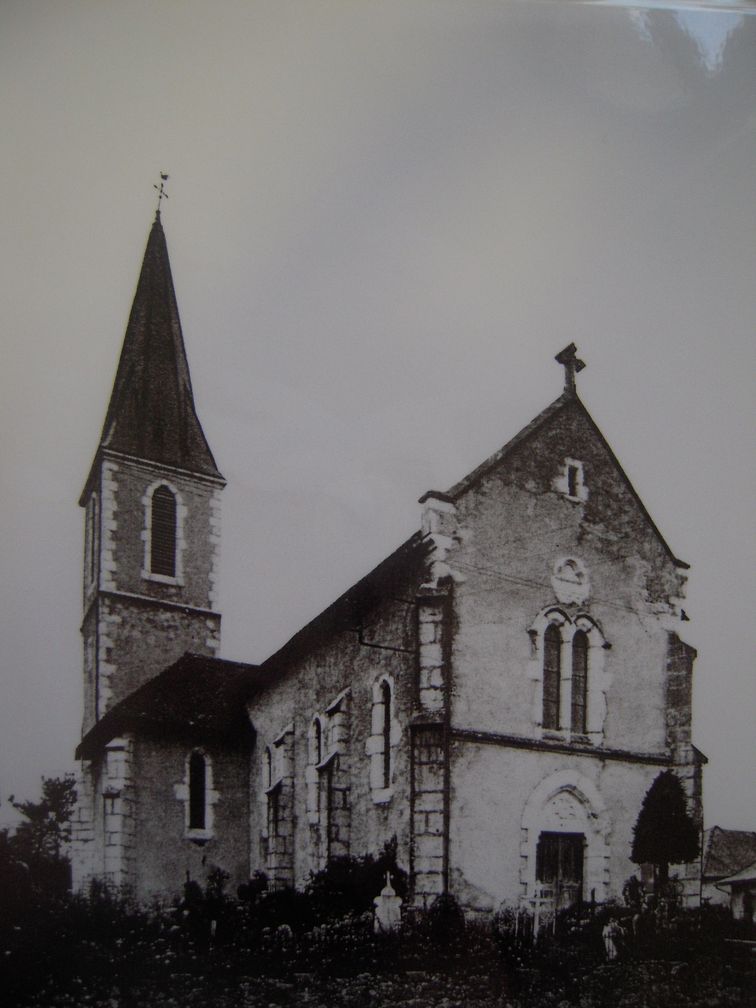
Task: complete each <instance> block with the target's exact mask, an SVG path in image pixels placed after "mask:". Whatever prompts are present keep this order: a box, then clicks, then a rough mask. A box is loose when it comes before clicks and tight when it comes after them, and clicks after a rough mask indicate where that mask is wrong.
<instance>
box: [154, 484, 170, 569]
mask: <svg viewBox="0 0 756 1008" xmlns="http://www.w3.org/2000/svg"><path fill="white" fill-rule="evenodd" d="M150 570H151V571H152V573H153V574H163V575H165V576H166V577H175V576H176V498H175V497H174V496H173V494H172V493H171V491H170V490H169V489H168V487H164V486H161V487H158V488H157V490H156V491H155V493H154V494H153V495H152V534H151V542H150Z"/></svg>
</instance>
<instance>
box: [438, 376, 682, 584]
mask: <svg viewBox="0 0 756 1008" xmlns="http://www.w3.org/2000/svg"><path fill="white" fill-rule="evenodd" d="M449 497H450V498H451V499H452V500H454V502H455V503H456V506H457V509H458V513H459V516H460V521H463V520H464V516H465V515H467V514H474V513H476V512H478V511H484V510H485V509H486V506H487V504H486V502H488V501H492V500H495V499H496V498H499V499H501V500H503V499H508V500H510V502H512V503H513V504H514V498H515V497H518V498H519V504H518V505H515V506H518V507H521V508H525V510H526V511H527V512H528V513H529V514H531V515H532V514H534V513H535V512H536V511H537V510H538V509H537V506H536V505H535V503H534V501H532V500H531V501H528V499H527V498H528V497H531V498H539V497H540V498H542V499H543V501H544V503H548V504H549V505H551V510H552V511H553V512H554V515H555V517H556V516H559V517H560V525H561V520H562V519H563V521H564V525H565V526H567V528H572V529H574V530H575V534H576V535H578V536H579V538H580V539H584V538H590V537H595V538H598V539H600V540H602V541H603V542H604V543H605V544H609V543H614V544H615V547H614V553H615V554H616V556H618V557H619V556H622V555H624V554H626V553H627V548H628V545H629V544H631V546H632V549H633V550H637V549H638V548H639V547H642V548H643V549H644V551H645V552H647V553H648V555H649V556H654V557H656V556H660V557H661V558H663V560H664V561H667V563H665V566H666V567H667V568H668V569H669V571H670V573H671V574H672V576H673V577H674V576H675V574H674V573H673V572H675V571H677V572H679V571H680V570H681V569H684V568H687V564H685V563H684V562H683V561H681V560H679V559H677V558H676V557H675V556H674V554H673V553H672V550H671V549H670V547H669V546H668V545H667V543H666V541H665V540H664V538H663V537H662V535H661V533H660V532H659V530H658V528H657V527H656V525H655V524H654V522H653V520H652V518H651V516H650V515H649V513H648V511H647V510H646V508H645V506H644V505H643V503H642V501H641V499H640V497H639V496H638V494H637V493H636V491H635V489H634V488H633V486H632V484H631V483H630V480H629V479H628V477H627V475H626V474H625V472H624V470H623V469H622V467H621V465H620V463H619V462H618V460H617V458H616V457H615V455H614V453H613V452H612V450H611V448H610V446H609V444H608V443H607V441H606V439H605V438H604V437H603V435H602V434H601V432H600V430H599V429H598V427H597V426H596V424H595V423H594V421H593V419H592V418H591V416H590V414H589V413H588V410H587V409H586V408H585V406H584V405H583V404H582V402H581V401H580V400H579V399H578V398H577V396H575V395H572V396H570V395H566V394H565V395H563V396H560V398H559V399H557V400H556V401H555V402H554V403H552V404H551V406H549V407H548V408H547V409H546V410H544V411H543V413H541V414H540V415H539V416H538V417H536V419H535V420H534V421H533V423H531V424H530V425H528V427H526V428H524V429H523V431H521V432H520V433H519V434H518V435H517V436H516V437H515V438H513V439H512V441H510V442H509V443H508V444H507V445H505V447H504V448H503V449H502V450H501V451H500V452H498V453H496V454H495V455H494V456H492V457H491V458H490V459H488V460H487V461H486V462H484V463H483V465H481V466H479V467H478V469H476V470H474V471H473V472H472V473H471V474H470V475H469V476H468V477H466V478H465V479H463V480H461V481H460V482H459V483H457V484H456V485H455V486H454V487H452V488H451V490H450V491H449ZM606 548H607V547H605V549H606ZM610 552H611V550H610ZM649 587H650V589H651V590H654V589H656V590H657V591H658V589H659V586H654V585H650V586H649Z"/></svg>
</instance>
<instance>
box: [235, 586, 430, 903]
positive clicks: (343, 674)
mask: <svg viewBox="0 0 756 1008" xmlns="http://www.w3.org/2000/svg"><path fill="white" fill-rule="evenodd" d="M416 590H417V582H416V580H411V579H405V580H402V581H397V583H395V584H392V585H390V586H388V588H387V590H386V592H385V594H384V596H383V601H382V602H381V601H378V600H376V605H375V608H373V609H368V610H366V611H364V612H361V613H356V614H355V620H354V624H353V626H352V627H351V628H349V629H343V630H339V631H332V632H328V633H327V634H324V635H323V637H322V638H321V639H320V640H315V641H313V643H312V645H311V646H310V647H309V648H308V651H307V653H306V654H303V655H302V656H298V657H296V658H293V659H292V661H291V663H290V665H289V666H288V667H287V668H286V669H282V670H281V672H280V674H279V676H278V678H277V681H276V682H275V684H274V685H273V686H271V687H270V688H269V689H268V690H266V691H264V692H263V693H262V694H260V695H259V696H258V697H256V698H255V699H254V700H253V701H252V703H251V705H250V718H251V721H252V723H253V725H254V727H255V730H256V733H257V736H256V744H255V751H254V753H253V755H252V787H251V794H252V808H251V822H252V827H251V828H252V836H251V858H252V864H251V867H252V870H253V871H254V870H255V869H257V868H260V869H262V870H263V871H265V870H266V859H265V851H266V850H267V849H269V846H270V843H271V837H270V835H268V836H267V838H266V836H265V833H266V815H267V809H266V804H268V805H269V799H267V800H266V789H265V787H264V782H263V774H264V772H265V759H264V753H265V750H266V748H270V749H271V750H273V749H274V745H275V740H276V738H277V737H278V736H279V735H280V733H281V732H282V731H284V729H285V728H286V727H287V726H288V725H291V726H292V727H293V735H292V763H291V766H292V774H291V802H292V817H291V820H292V824H293V827H292V828H293V835H292V839H291V852H292V877H293V880H294V882H295V883H296V884H297V885H303V884H304V883H305V882H306V881H307V879H308V877H309V873H310V872H311V871H317V870H318V869H319V868H321V867H322V866H323V863H324V858H325V856H327V851H326V844H327V845H328V846H330V848H331V852H332V853H333V854H337V853H349V854H352V855H360V854H364V853H367V852H377V851H378V850H380V849H381V847H382V846H383V844H384V843H386V842H387V841H389V840H390V839H391V838H392V837H393V836H396V837H397V841H398V850H399V861H400V864H402V865H403V866H404V867H405V868H408V867H409V847H410V823H409V779H410V746H409V728H408V725H409V721H410V718H411V715H412V713H413V711H414V705H415V697H416V665H415V662H416V655H415V639H416V611H415V601H414V596H415V592H416ZM383 678H385V679H386V680H387V681H388V682H390V683H391V689H392V703H393V708H394V709H393V723H392V738H391V783H390V787H388V788H386V789H384V788H380V787H377V786H376V784H377V783H378V782H377V781H376V780H375V779H374V778H375V767H374V766H373V764H374V763H375V762H376V755H375V753H373V751H372V750H373V745H372V742H371V740H374V739H375V733H374V730H373V729H374V724H373V721H374V707H375V697H376V693H378V695H379V694H380V691H376V684H378V683H379V682H380V681H381V680H382V679H383ZM347 692H348V694H349V695H348V698H347V697H345V694H346V693H347ZM340 700H341V702H339V701H340ZM315 717H319V718H320V719H321V721H322V724H323V733H324V741H323V753H322V766H321V768H320V769H319V770H318V769H316V768H315V767H314V766H313V764H312V762H311V752H312V739H311V726H312V723H313V719H314V718H315ZM331 764H333V765H331ZM328 775H330V787H329V777H328ZM316 779H317V780H318V787H319V788H321V789H322V790H323V791H326V790H330V794H331V806H330V810H328V811H329V812H330V822H329V823H328V824H327V821H326V809H324V808H323V804H322V802H321V804H320V814H319V817H318V814H317V813H316V806H315V801H314V799H313V796H312V788H313V786H314V782H315V780H316ZM308 788H309V794H310V797H309V799H308ZM267 832H268V834H270V830H269V829H268V830H267ZM376 895H377V894H376Z"/></svg>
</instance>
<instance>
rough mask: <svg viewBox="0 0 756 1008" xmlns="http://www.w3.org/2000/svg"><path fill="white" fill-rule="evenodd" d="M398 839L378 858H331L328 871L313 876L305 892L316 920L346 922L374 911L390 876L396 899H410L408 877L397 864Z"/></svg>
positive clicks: (384, 848) (327, 866)
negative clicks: (338, 919) (347, 917)
mask: <svg viewBox="0 0 756 1008" xmlns="http://www.w3.org/2000/svg"><path fill="white" fill-rule="evenodd" d="M396 853H397V842H396V837H393V838H392V839H391V840H389V841H388V843H386V844H385V845H384V847H383V849H382V851H381V852H380V854H378V856H377V857H376V856H374V855H373V854H364V855H362V857H353V856H350V855H345V856H343V857H336V858H332V859H331V860H330V861H329V862H328V864H327V865H326V867H325V868H323V869H322V870H321V871H319V872H316V873H314V874H312V875H310V881H309V882H308V883H307V888H306V892H307V895H308V896H309V897H310V899H311V900H312V905H313V908H314V912H315V914H316V916H317V917H318V918H319V919H321V920H328V919H329V918H334V917H335V918H343V917H346V916H348V915H349V914H362V913H365V912H366V911H372V910H373V900H374V899H375V897H376V896H378V894H379V893H380V891H381V889H383V887H384V885H385V884H386V875H387V874H388V875H390V877H391V884H392V886H393V888H394V891H395V892H396V894H397V896H401V897H402V899H405V898H406V895H407V873H406V871H404V869H402V868H400V867H399V865H398V864H397V860H396Z"/></svg>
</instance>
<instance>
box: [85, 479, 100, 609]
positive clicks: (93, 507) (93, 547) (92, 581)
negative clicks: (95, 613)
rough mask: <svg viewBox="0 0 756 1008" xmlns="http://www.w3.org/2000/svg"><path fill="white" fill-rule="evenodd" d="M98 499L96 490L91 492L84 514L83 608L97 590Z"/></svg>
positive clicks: (98, 558)
mask: <svg viewBox="0 0 756 1008" xmlns="http://www.w3.org/2000/svg"><path fill="white" fill-rule="evenodd" d="M100 510H101V508H100V499H99V495H98V493H97V491H96V490H92V492H91V493H90V495H89V498H88V499H87V506H86V510H85V512H84V572H83V573H84V577H83V584H84V606H85V607H86V606H87V604H88V602H89V600H90V599H91V598H92V596H93V595H94V593H95V591H96V590H97V581H98V575H99V572H100V556H99V552H100V528H99V524H100Z"/></svg>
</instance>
